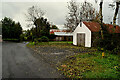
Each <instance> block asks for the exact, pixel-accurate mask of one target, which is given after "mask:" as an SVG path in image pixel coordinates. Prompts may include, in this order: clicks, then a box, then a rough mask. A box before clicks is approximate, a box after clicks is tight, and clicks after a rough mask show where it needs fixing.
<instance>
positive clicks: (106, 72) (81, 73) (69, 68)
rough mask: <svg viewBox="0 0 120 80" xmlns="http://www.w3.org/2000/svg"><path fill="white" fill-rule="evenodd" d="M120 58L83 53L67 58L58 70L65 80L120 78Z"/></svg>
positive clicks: (107, 53)
mask: <svg viewBox="0 0 120 80" xmlns="http://www.w3.org/2000/svg"><path fill="white" fill-rule="evenodd" d="M119 59H120V56H117V55H114V54H109V52H106V53H105V57H104V58H102V56H101V52H98V51H97V52H93V53H91V52H90V53H83V54H81V53H80V54H77V55H74V56H71V57H69V58H68V59H67V60H66V61H64V62H63V63H62V64H59V66H58V70H60V71H61V72H62V73H63V74H64V75H65V76H66V77H67V78H120V62H119Z"/></svg>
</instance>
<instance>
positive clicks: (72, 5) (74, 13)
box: [65, 0, 80, 31]
mask: <svg viewBox="0 0 120 80" xmlns="http://www.w3.org/2000/svg"><path fill="white" fill-rule="evenodd" d="M67 7H68V10H69V13H68V16H66V21H67V23H66V24H65V26H66V27H68V28H69V29H70V30H71V31H73V30H74V29H75V28H76V26H77V23H78V22H79V20H80V19H79V16H80V15H79V7H78V5H77V3H76V1H74V0H71V1H70V2H68V6H67Z"/></svg>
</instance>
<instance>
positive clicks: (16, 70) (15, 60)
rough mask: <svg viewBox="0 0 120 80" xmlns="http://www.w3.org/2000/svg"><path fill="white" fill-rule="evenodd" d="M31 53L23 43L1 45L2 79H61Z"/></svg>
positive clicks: (61, 76) (53, 69) (45, 63)
mask: <svg viewBox="0 0 120 80" xmlns="http://www.w3.org/2000/svg"><path fill="white" fill-rule="evenodd" d="M33 53H34V52H33V51H32V50H30V49H29V48H27V47H26V46H25V44H23V43H12V42H3V43H2V70H3V71H2V77H3V78H63V75H61V74H60V72H58V71H57V69H56V68H55V67H53V66H51V65H50V64H49V63H47V62H46V61H44V59H43V58H42V57H39V59H38V58H36V57H34V56H33Z"/></svg>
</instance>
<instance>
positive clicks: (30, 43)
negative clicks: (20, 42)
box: [28, 41, 72, 45]
mask: <svg viewBox="0 0 120 80" xmlns="http://www.w3.org/2000/svg"><path fill="white" fill-rule="evenodd" d="M68 44H69V45H71V44H72V41H50V42H38V43H37V44H36V45H68ZM28 45H35V42H29V44H28Z"/></svg>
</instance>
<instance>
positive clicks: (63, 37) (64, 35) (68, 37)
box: [50, 29, 73, 41]
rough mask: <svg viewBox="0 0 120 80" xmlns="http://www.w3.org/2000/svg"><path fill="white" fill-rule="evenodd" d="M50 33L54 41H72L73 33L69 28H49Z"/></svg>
mask: <svg viewBox="0 0 120 80" xmlns="http://www.w3.org/2000/svg"><path fill="white" fill-rule="evenodd" d="M50 34H54V35H55V36H56V38H55V39H54V41H72V40H73V34H72V33H71V32H70V31H69V30H59V29H51V30H50Z"/></svg>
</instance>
